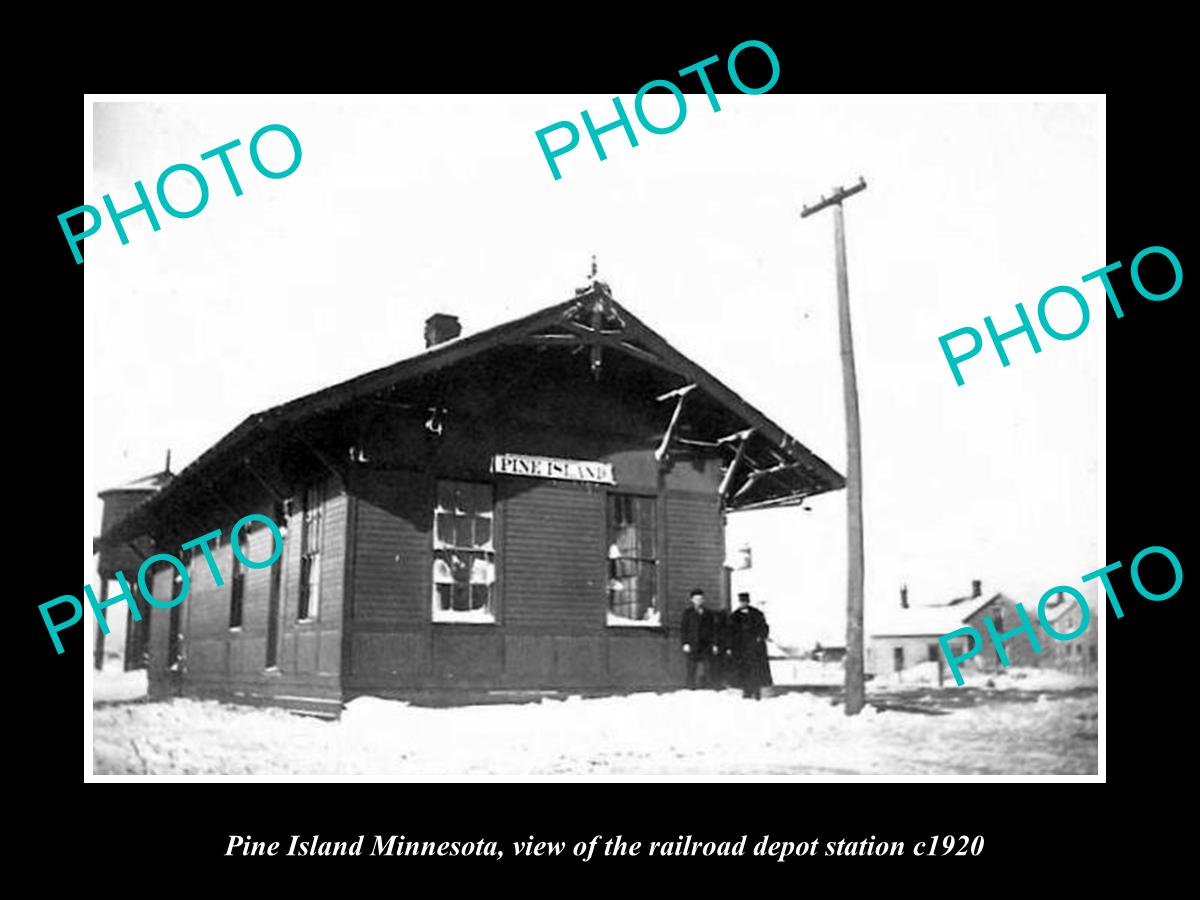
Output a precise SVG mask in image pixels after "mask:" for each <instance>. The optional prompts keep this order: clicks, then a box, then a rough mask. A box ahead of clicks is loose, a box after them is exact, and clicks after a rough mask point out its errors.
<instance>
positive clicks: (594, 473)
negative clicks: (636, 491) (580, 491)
mask: <svg viewBox="0 0 1200 900" xmlns="http://www.w3.org/2000/svg"><path fill="white" fill-rule="evenodd" d="M492 471H493V472H494V473H495V474H497V475H524V476H526V477H528V478H558V479H561V480H562V481H590V482H594V483H596V484H616V483H617V481H616V479H615V478H613V467H612V463H606V462H591V461H588V460H584V459H555V458H554V457H550V456H522V455H521V454H519V453H498V454H497V455H496V456H494V457H492Z"/></svg>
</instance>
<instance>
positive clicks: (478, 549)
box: [428, 475, 500, 625]
mask: <svg viewBox="0 0 1200 900" xmlns="http://www.w3.org/2000/svg"><path fill="white" fill-rule="evenodd" d="M431 481H432V493H431V497H430V500H431V501H432V503H431V506H432V520H431V523H430V529H429V530H430V538H429V552H430V556H429V557H428V559H429V563H428V565H429V569H428V572H429V582H430V584H429V615H430V621H431V622H433V623H434V624H435V625H499V624H500V546H499V538H498V532H499V529H498V527H497V526H498V524H499V520H500V511H499V503H498V494H499V490H498V485H497V483H496V481H495V480H489V479H482V478H478V477H471V476H470V475H467V476H456V475H441V476H437V477H435V478H433V479H431ZM458 485H465V486H467V487H469V488H471V489H481V488H483V489H486V490H487V492H488V495H489V497H490V500H491V502H490V505H489V506H488V509H487V510H486V512H485V511H484V510H482V509H478V510H472V511H471V512H470V513H463V512H462V511H460V510H459V508H458V507H457V506H455V507H454V508H443V507H442V503H441V500H442V496H443V494H442V492H443V490H444V489H446V487H447V486H454V487H449V489H450V490H456V489H457V486H458ZM439 514H441V515H449V516H459V515H469V516H471V518H472V527H471V531H472V538H471V545H470V546H467V545H462V544H459V543H458V542H457V530H455V535H454V537H455V540H454V541H453V542H447V541H444V540H443V539H442V537H441V534H440V532H439V530H438V516H439ZM476 518H478V519H486V520H488V521H489V522H490V523H491V524H490V528H489V535H488V540H487V541H486V543H477V542H476V541H475V535H474V532H475V524H474V521H475V519H476ZM442 553H445V554H450V553H453V554H458V555H460V556H465V557H466V558H468V559H469V560H471V562H470V567H469V573H470V572H473V571H474V565H475V559H476V558H482V559H483V561H484V564H485V566H486V565H489V564H490V566H491V571H490V576H491V580H490V581H484V582H474V581H472V580H471V575H470V574H468V576H467V593H468V603H470V602H471V600H470V594H471V589H472V587H473V586H474V585H476V584H484V585H486V586H487V588H488V599H487V605H486V606H484V607H482V608H480V609H474V608H471V609H465V610H456V609H453V608H451V609H443V608H442V602H441V601H442V598H441V594H440V592H439V590H438V586H439V585H442V584H454V583H455V581H454V580H451V581H449V582H447V581H445V580H444V579H441V580H439V577H438V563H439V560H440V557H439V554H442ZM485 571H486V569H485ZM451 603H453V599H452V600H451Z"/></svg>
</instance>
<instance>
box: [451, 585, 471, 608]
mask: <svg viewBox="0 0 1200 900" xmlns="http://www.w3.org/2000/svg"><path fill="white" fill-rule="evenodd" d="M468 588H469V585H466V584H459V583H458V582H455V583H454V608H455V609H456V610H459V611H460V612H465V611H466V610H468V609H470V608H471V605H470V604H471V597H470V594H469V592H468Z"/></svg>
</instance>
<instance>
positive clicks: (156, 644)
mask: <svg viewBox="0 0 1200 900" xmlns="http://www.w3.org/2000/svg"><path fill="white" fill-rule="evenodd" d="M460 331H461V328H460V325H459V322H458V320H457V318H455V317H454V316H451V315H444V314H437V315H434V316H432V317H430V318H429V319H428V321H427V323H426V331H425V342H426V350H425V351H424V352H423V353H421V354H419V355H417V356H414V357H411V358H409V359H405V360H403V361H401V362H398V363H396V364H394V365H391V366H388V367H386V368H383V369H379V370H377V371H373V372H369V373H367V374H365V375H362V376H360V377H357V378H354V379H351V380H350V381H347V382H344V383H341V384H338V385H335V386H333V387H330V388H327V389H325V390H321V391H317V392H316V393H313V394H310V395H308V396H305V397H301V398H299V399H297V400H294V401H292V402H290V403H285V404H283V405H281V406H277V407H275V408H273V409H270V410H267V411H266V412H263V413H260V414H257V415H252V416H250V417H249V418H247V419H246V420H245V421H244V422H242V424H241V425H239V426H238V427H236V428H235V429H233V431H231V432H230V433H229V434H228V435H226V436H225V437H224V438H223V439H221V440H220V441H219V442H218V443H217V444H215V445H214V446H213V447H211V448H210V449H209V450H207V451H206V452H204V453H203V454H201V455H200V457H199V458H198V459H196V460H195V461H194V462H193V463H192V464H191V465H189V466H188V467H187V468H186V469H184V470H183V471H182V472H181V473H179V474H178V475H173V474H171V473H170V471H169V469H168V471H166V472H163V473H160V475H159V476H152V477H150V478H148V479H144V480H143V481H142V482H140V483H139V482H135V483H133V484H131V485H129V486H128V487H127V488H126V489H119V488H118V489H113V490H110V491H105V492H103V493H102V495H101V497H102V499H104V501H105V509H104V515H103V522H102V534H101V536H100V537H99V538H98V539H97V542H96V544H97V549H98V552H99V554H100V563H99V574H100V578H101V584H102V586H103V585H104V584H106V583H107V580H108V579H111V578H112V577H113V575H114V573H115V572H116V571H117V570H120V569H122V568H123V567H128V568H136V566H138V565H139V564H140V563H141V562H142V560H143V559H144V558H145V557H147V556H149V555H151V554H152V553H154V552H161V551H165V552H178V548H179V547H180V546H181V545H182V544H183V543H184V542H186V541H188V540H189V539H191V538H192V537H194V535H196V534H204V533H207V532H210V531H212V530H213V529H214V528H215V527H217V525H226V524H227V522H226V520H228V519H230V516H231V515H233V511H235V510H236V511H238V512H237V515H234V516H233V517H234V519H240V518H241V517H242V516H244V515H246V514H247V513H249V512H255V513H260V514H262V515H265V516H268V517H270V518H271V520H272V521H274V522H276V523H278V525H279V527H280V530H281V531H282V533H283V534H284V550H283V553H282V556H281V557H280V559H279V561H278V562H277V563H276V564H275V565H272V566H270V567H269V568H264V569H252V568H247V567H245V566H243V565H241V564H240V563H239V562H238V560H237V556H236V555H235V554H234V553H233V552H232V548H231V547H230V545H229V543H228V537H227V536H223V538H222V540H221V542H220V544H219V545H218V546H216V547H214V548H213V555H214V557H215V561H216V565H217V567H218V569H219V571H220V573H221V575H222V581H223V582H224V584H223V586H221V587H217V586H216V585H215V584H214V583H213V579H211V578H209V577H207V576H208V573H207V562H206V560H205V557H204V555H203V554H202V553H200V552H199V550H196V549H195V548H193V549H192V550H190V551H188V552H186V553H184V554H183V555H184V556H185V559H184V560H183V562H184V564H185V565H186V566H188V571H189V572H191V573H192V575H193V577H192V578H191V585H192V591H191V594H190V595H189V597H188V599H187V602H186V603H182V604H179V605H176V606H174V607H171V608H170V609H152V608H151V607H150V606H149V605H148V604H145V603H144V602H142V598H140V597H139V596H138V595H139V594H140V591H139V590H138V588H137V586H136V584H135V585H133V587H132V593H133V598H132V601H133V602H134V603H137V604H138V606H139V608H140V610H141V613H142V619H141V621H140V622H130V623H129V626H130V627H129V633H128V635H127V637H126V646H127V651H128V652H127V660H129V662H128V663H127V664H130V663H132V664H134V665H138V664H141V663H142V662H144V664H145V665H146V668H147V669H148V676H149V686H150V694H151V696H152V697H165V696H175V695H183V696H196V697H219V698H225V699H237V700H247V701H251V702H263V703H276V704H280V705H287V706H292V707H298V708H304V709H310V710H313V711H321V712H329V713H336V712H337V710H339V709H340V708H341V705H342V703H343V702H345V701H346V700H349V699H351V698H353V697H355V696H360V695H364V694H372V695H376V696H384V697H387V696H393V697H402V696H405V695H407V694H411V693H415V692H426V691H444V690H447V689H455V690H462V689H466V690H477V691H491V690H524V689H537V690H558V689H563V690H571V691H575V692H578V691H581V690H582V691H589V690H595V691H598V692H603V691H606V690H614V689H616V690H626V689H637V688H659V687H674V686H679V685H681V684H682V683H683V680H684V671H683V670H684V662H685V661H684V658H683V656H682V655H681V654H680V653H679V648H678V646H677V643H678V642H677V634H676V633H675V629H674V627H672V626H673V625H674V624H675V623H676V622H677V620H678V618H679V616H680V615H681V613H682V611H683V609H684V608H685V606H686V605H687V604H688V596H689V594H690V592H691V591H692V590H694V589H696V588H699V589H701V590H703V591H704V592H705V594H706V595H707V596H708V597H709V598H711V599H710V603H712V604H713V605H714V606H717V607H719V608H723V609H728V608H729V606H730V602H729V601H730V598H729V590H730V589H729V579H728V571H729V570H728V569H726V568H725V515H726V512H727V511H733V510H750V509H761V508H768V507H777V506H783V505H793V504H799V503H803V502H804V501H805V500H806V499H807V498H809V497H812V496H814V495H817V494H821V493H824V492H827V491H832V490H837V489H840V488H842V487H844V486H845V479H844V478H843V476H842V475H840V474H839V473H838V472H836V471H834V470H833V469H832V468H831V467H830V466H829V465H828V464H827V463H825V462H824V461H823V460H822V459H820V458H819V457H817V456H816V455H815V454H813V453H812V452H811V451H809V450H808V448H807V447H805V446H804V445H803V444H801V443H800V442H799V441H797V440H796V439H795V438H793V437H791V436H790V435H788V434H787V433H786V432H784V431H783V429H781V428H780V427H779V426H778V425H776V424H775V423H774V422H772V421H771V420H770V419H769V418H767V416H766V415H764V414H763V413H761V412H759V411H758V410H757V409H755V408H754V407H753V406H752V405H751V404H750V403H748V402H747V401H746V400H743V399H742V398H741V397H740V396H738V395H737V394H736V393H734V392H733V391H732V390H731V389H729V388H728V387H726V386H725V385H724V384H722V383H721V382H720V381H718V380H717V379H716V378H714V377H713V376H712V375H710V374H709V373H708V372H707V371H705V370H704V369H703V368H702V367H701V366H700V365H698V364H697V363H695V362H693V361H691V360H689V359H687V358H686V357H684V356H683V355H682V354H681V353H679V352H678V351H677V350H675V349H674V348H673V347H672V346H671V344H670V343H668V341H667V340H666V339H665V338H663V337H661V336H660V335H658V334H657V333H656V332H655V331H653V330H652V329H651V328H650V327H648V326H647V325H645V324H643V323H642V322H641V321H640V320H639V319H638V318H637V317H636V316H635V315H634V314H633V313H631V312H630V311H629V310H628V309H626V308H625V307H624V306H622V305H621V304H620V303H618V302H617V301H616V300H615V299H614V298H613V296H612V292H611V290H610V289H609V287H608V286H607V285H606V284H605V283H604V282H602V281H599V280H596V279H595V274H594V271H593V276H592V279H591V280H590V281H589V284H588V286H587V287H585V288H579V289H577V290H576V292H575V296H573V297H571V298H570V299H568V300H565V301H563V302H560V303H557V304H555V305H553V306H549V307H546V308H544V309H541V310H539V311H537V312H533V313H532V314H529V315H527V316H524V317H523V318H519V319H516V320H513V321H509V322H507V323H505V324H502V325H499V326H497V327H494V328H490V329H487V330H485V331H481V332H478V333H475V334H471V335H465V336H464V335H461V334H460ZM241 540H242V542H243V544H242V547H243V549H244V550H245V553H246V556H247V557H249V558H251V559H255V560H262V559H265V558H267V557H269V556H270V555H271V551H272V546H271V542H272V535H271V532H270V530H269V529H268V528H266V527H250V528H247V529H244V530H243V531H242V537H241ZM199 574H203V575H204V577H196V576H197V575H199ZM178 580H179V574H178V572H177V571H176V570H175V569H174V568H173V567H172V566H169V565H166V566H163V567H160V568H156V570H155V571H154V572H153V573H152V574H151V575H150V578H149V583H150V585H151V590H152V592H153V595H154V596H155V597H158V598H165V597H171V596H174V594H175V593H177V592H178V587H177V586H176V589H175V590H172V583H173V582H178ZM113 610H114V611H115V612H114V614H120V615H127V611H126V610H125V609H124V607H123V606H119V607H118V606H115V607H113Z"/></svg>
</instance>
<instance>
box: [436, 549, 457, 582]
mask: <svg viewBox="0 0 1200 900" xmlns="http://www.w3.org/2000/svg"><path fill="white" fill-rule="evenodd" d="M433 580H434V582H435V583H437V584H449V583H450V582H452V581H453V580H454V575H453V574H451V572H450V561H449V560H448V559H447V558H446V552H445V551H444V550H438V551H436V552H435V553H434V556H433Z"/></svg>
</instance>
